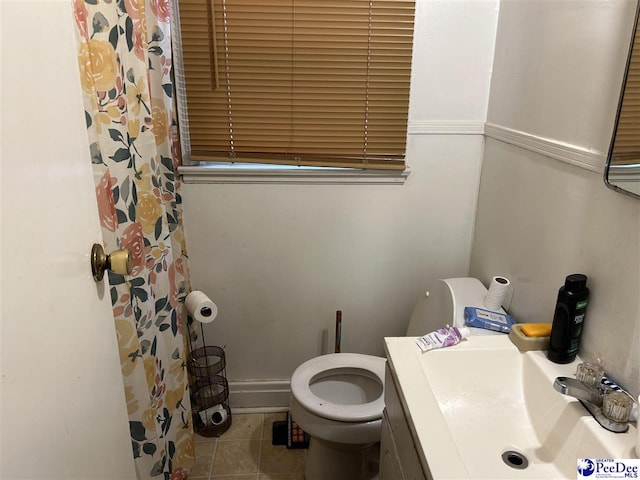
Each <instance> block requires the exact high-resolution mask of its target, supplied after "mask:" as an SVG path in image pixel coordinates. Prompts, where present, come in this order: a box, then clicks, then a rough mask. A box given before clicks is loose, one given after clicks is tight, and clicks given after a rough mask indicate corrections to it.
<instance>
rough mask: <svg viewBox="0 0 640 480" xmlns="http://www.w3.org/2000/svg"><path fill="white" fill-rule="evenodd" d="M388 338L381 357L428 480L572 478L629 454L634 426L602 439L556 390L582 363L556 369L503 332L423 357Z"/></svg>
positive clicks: (579, 409)
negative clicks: (580, 463)
mask: <svg viewBox="0 0 640 480" xmlns="http://www.w3.org/2000/svg"><path fill="white" fill-rule="evenodd" d="M395 340H396V339H386V343H387V345H386V346H387V352H388V356H389V359H390V362H391V363H392V366H393V369H394V371H395V373H396V376H397V381H398V383H399V384H400V385H399V387H400V390H401V391H402V396H403V400H404V402H405V411H407V412H408V415H407V416H408V417H409V418H408V420H409V423H410V426H411V428H412V430H413V433H414V437H415V439H416V440H417V441H416V449H417V450H418V451H419V453H420V450H422V455H423V457H422V459H424V462H425V465H423V466H424V467H426V469H428V471H430V473H431V475H432V476H433V478H434V479H437V478H473V479H481V478H484V479H502V478H504V479H512V480H513V479H517V478H523V479H525V478H535V479H543V478H576V474H577V469H576V467H577V460H578V459H580V458H633V457H634V455H633V445H634V439H635V432H636V430H635V427H634V426H633V425H632V426H631V428H630V429H629V432H627V433H624V434H615V433H611V432H608V431H606V430H604V429H603V428H602V427H601V426H600V425H599V424H598V423H597V422H596V421H595V420H594V419H593V418H592V417H591V415H590V414H589V413H588V412H587V410H586V409H585V408H584V407H583V406H582V404H581V403H580V402H579V401H578V400H575V399H573V398H571V397H568V396H565V395H562V394H560V393H558V392H556V391H555V390H554V389H553V386H552V385H553V380H554V379H555V378H556V377H557V376H562V375H564V376H573V374H574V373H575V368H576V365H577V364H578V363H580V361H579V360H576V361H575V362H574V363H571V364H566V365H557V364H554V363H551V362H550V361H549V360H547V358H546V356H545V354H544V352H539V351H536V352H527V353H521V352H520V351H519V350H518V349H517V348H516V347H515V346H514V345H513V344H512V343H511V341H510V340H509V339H508V337H507V336H506V335H505V336H491V337H471V338H469V339H467V340H465V341H463V342H462V343H460V344H459V345H456V346H455V347H450V348H446V349H440V350H434V351H430V352H427V353H425V354H422V353H421V352H420V351H419V349H418V348H417V346H415V349H414V348H413V346H412V345H411V344H410V342H413V339H402V341H400V339H398V342H395ZM407 340H409V341H410V342H407ZM405 387H406V388H405ZM452 466H455V467H452ZM426 469H425V470H426Z"/></svg>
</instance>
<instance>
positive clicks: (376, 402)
mask: <svg viewBox="0 0 640 480" xmlns="http://www.w3.org/2000/svg"><path fill="white" fill-rule="evenodd" d="M486 294H487V289H486V288H485V287H484V285H482V283H481V282H480V281H479V280H477V279H475V278H450V279H446V280H439V281H438V283H437V286H436V288H435V289H434V291H433V292H432V293H430V292H427V293H426V294H425V295H424V296H422V297H421V298H420V299H419V300H418V302H417V304H416V306H415V307H414V309H413V313H412V315H411V319H410V322H409V327H408V329H407V336H419V335H424V334H426V333H429V332H431V331H433V330H436V329H438V328H442V327H444V326H445V325H446V324H449V325H453V326H463V325H464V308H465V307H467V306H471V307H483V301H484V297H485V295H486ZM501 311H502V310H501ZM470 330H471V335H491V334H497V335H502V334H500V333H497V332H491V331H489V330H483V329H478V328H473V327H470ZM416 348H417V347H416ZM385 363H386V359H384V358H382V357H375V356H371V355H364V354H358V353H333V354H328V355H321V356H319V357H315V358H312V359H310V360H308V361H306V362H304V363H303V364H302V365H300V366H299V367H298V368H297V369H296V370H295V371H294V373H293V375H292V377H291V394H292V395H291V415H292V417H293V419H294V420H295V422H296V423H297V424H298V425H299V426H300V427H301V428H302V429H303V430H304V431H306V432H307V433H308V434H309V436H310V437H311V442H310V445H309V451H308V455H307V462H306V467H305V480H325V479H329V478H330V479H331V480H373V479H376V478H378V477H377V473H378V466H379V461H378V459H379V442H380V434H381V425H382V410H383V409H384V370H385Z"/></svg>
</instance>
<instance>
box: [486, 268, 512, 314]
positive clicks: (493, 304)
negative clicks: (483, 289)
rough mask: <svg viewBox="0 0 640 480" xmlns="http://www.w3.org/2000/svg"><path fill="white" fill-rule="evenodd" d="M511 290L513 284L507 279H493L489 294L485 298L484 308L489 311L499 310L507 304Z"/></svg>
mask: <svg viewBox="0 0 640 480" xmlns="http://www.w3.org/2000/svg"><path fill="white" fill-rule="evenodd" d="M510 290H511V282H510V281H509V279H508V278H505V277H500V276H498V277H493V279H492V280H491V285H490V286H489V292H488V293H487V295H486V296H485V297H484V306H485V307H486V308H488V309H489V310H493V311H496V310H499V309H500V307H501V306H502V305H504V304H505V301H506V300H507V297H508V295H509V292H510Z"/></svg>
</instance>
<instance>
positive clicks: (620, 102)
mask: <svg viewBox="0 0 640 480" xmlns="http://www.w3.org/2000/svg"><path fill="white" fill-rule="evenodd" d="M639 16H640V1H638V4H637V5H636V16H635V20H634V22H633V30H632V34H631V43H630V45H629V53H628V55H627V64H626V67H625V71H624V77H623V79H622V88H621V89H620V98H619V100H618V110H617V113H616V121H615V124H614V127H613V134H612V136H611V143H610V145H609V152H608V154H607V160H606V163H605V166H604V183H605V185H606V186H607V187H608V188H610V189H612V190H615V191H616V192H619V193H622V194H624V195H629V196H631V197H634V198H638V199H640V194H639V193H635V192H632V191H629V190H626V189H624V188H622V187H621V186H620V185H618V184H615V183H611V181H610V179H609V174H610V171H611V166H612V165H611V163H612V160H613V147H614V145H615V142H616V133H617V132H618V124H619V122H620V112H621V111H622V105H623V101H624V95H625V89H626V86H627V79H628V76H629V69H630V68H631V59H632V57H633V47H634V43H635V39H636V35H637V34H638V17H639ZM637 157H638V163H640V152H638V155H637ZM614 167H615V165H614ZM637 183H638V184H639V186H638V190H639V191H640V172H639V175H638V179H637Z"/></svg>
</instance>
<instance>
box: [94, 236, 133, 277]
mask: <svg viewBox="0 0 640 480" xmlns="http://www.w3.org/2000/svg"><path fill="white" fill-rule="evenodd" d="M105 270H111V271H112V272H113V273H119V274H120V275H129V274H130V273H131V271H132V270H133V255H131V250H129V249H128V248H123V249H122V250H114V251H113V252H111V253H110V254H109V255H107V254H105V253H104V249H103V248H102V245H100V244H99V243H94V244H93V247H92V248H91V273H93V279H94V280H95V281H96V282H99V281H100V280H102V277H103V276H104V271H105Z"/></svg>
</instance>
